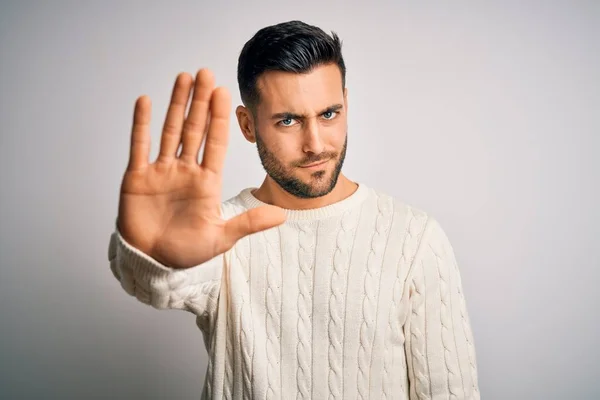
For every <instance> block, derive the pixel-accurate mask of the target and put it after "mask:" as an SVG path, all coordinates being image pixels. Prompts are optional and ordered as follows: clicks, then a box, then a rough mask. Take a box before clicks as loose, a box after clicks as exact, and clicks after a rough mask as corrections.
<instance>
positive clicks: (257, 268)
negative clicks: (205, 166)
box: [108, 184, 480, 400]
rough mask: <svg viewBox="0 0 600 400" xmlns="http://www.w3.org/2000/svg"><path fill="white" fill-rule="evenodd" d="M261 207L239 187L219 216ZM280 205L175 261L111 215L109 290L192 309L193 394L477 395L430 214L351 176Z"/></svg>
mask: <svg viewBox="0 0 600 400" xmlns="http://www.w3.org/2000/svg"><path fill="white" fill-rule="evenodd" d="M262 205H264V203H261V202H260V201H259V200H258V199H257V198H256V197H254V196H253V189H252V188H248V189H244V190H243V191H241V192H240V193H239V194H238V195H237V196H235V197H233V198H231V199H229V200H227V201H226V202H224V203H223V208H222V210H223V218H224V219H230V218H232V217H234V216H235V215H238V214H240V213H242V212H244V211H246V210H248V209H250V208H254V207H259V206H262ZM285 212H286V214H287V221H286V222H285V223H284V224H283V225H282V226H281V227H278V228H274V229H270V230H267V231H265V232H259V233H257V234H254V235H253V236H250V237H248V238H244V239H242V240H240V241H239V242H238V243H236V245H235V246H234V247H233V248H232V249H230V250H229V251H228V252H226V253H225V254H224V255H220V256H217V257H215V258H214V259H212V260H209V261H207V262H205V263H203V264H201V265H198V266H194V267H192V268H188V269H184V270H175V269H172V268H169V267H166V266H165V265H162V264H160V263H158V262H157V261H156V260H154V259H152V258H151V257H150V256H148V255H147V254H144V253H143V252H141V251H139V250H138V249H136V248H135V247H133V246H132V245H131V244H129V243H127V242H126V241H125V240H124V238H123V237H122V236H121V235H120V233H119V232H118V230H117V229H116V224H115V231H114V232H113V233H112V235H111V237H110V242H109V249H108V259H109V261H110V269H111V271H112V274H113V275H114V277H115V278H116V279H117V280H118V281H119V282H120V285H121V287H122V289H124V290H125V292H126V293H128V294H129V295H131V296H133V297H134V298H135V299H137V300H138V301H140V302H142V303H145V304H148V305H151V306H153V307H155V308H157V309H179V310H184V311H188V312H191V313H193V314H195V315H196V323H197V325H198V327H199V328H200V330H202V332H203V334H204V344H205V346H206V347H207V351H208V353H209V359H208V367H207V370H206V374H205V382H204V387H203V390H202V393H201V396H202V398H203V399H221V398H225V399H235V400H241V399H251V398H260V399H290V398H296V399H311V398H319V399H321V398H328V399H330V400H333V399H342V398H344V397H351V398H359V399H366V398H368V397H369V393H371V394H373V393H378V392H379V388H381V396H378V397H382V398H384V399H386V400H391V399H407V398H408V399H410V400H417V399H419V400H433V399H457V400H458V399H461V400H462V399H469V400H479V399H480V393H479V387H478V379H477V361H476V353H475V343H474V340H473V332H472V331H471V326H470V322H469V314H468V311H467V306H466V300H465V295H464V290H463V287H462V282H461V277H460V272H459V268H458V263H457V260H456V258H455V254H454V251H453V249H452V246H451V245H450V242H449V240H448V237H447V236H446V235H445V232H444V231H443V230H442V228H441V226H440V225H439V223H438V222H437V220H436V219H434V218H433V217H431V216H429V215H428V214H427V213H425V212H424V211H422V210H419V209H417V208H414V207H411V206H409V205H407V204H405V203H402V202H400V201H395V200H393V199H392V198H391V197H389V196H387V195H384V194H382V193H379V192H377V191H376V190H373V189H370V188H368V187H366V186H365V185H362V184H361V185H359V186H358V189H357V190H356V191H355V192H354V193H352V194H351V195H350V196H349V197H347V198H345V199H343V200H341V201H339V202H337V203H334V204H330V205H328V206H324V207H321V208H317V209H308V210H285ZM317 232H318V234H317ZM398 246H399V247H398Z"/></svg>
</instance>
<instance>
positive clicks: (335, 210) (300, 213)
mask: <svg viewBox="0 0 600 400" xmlns="http://www.w3.org/2000/svg"><path fill="white" fill-rule="evenodd" d="M256 189H257V188H255V187H249V188H246V189H244V190H242V191H241V192H240V198H241V199H242V201H243V202H244V204H245V205H246V207H248V208H249V209H250V208H256V207H260V206H265V205H267V204H266V203H264V202H262V201H260V200H259V199H257V198H256V197H255V196H254V195H253V194H252V192H253V191H254V190H256ZM368 194H369V188H368V187H367V186H365V185H364V184H362V183H358V188H357V189H356V190H355V191H354V193H352V194H351V195H350V196H348V197H346V198H345V199H343V200H340V201H338V202H336V203H332V204H329V205H327V206H323V207H319V208H311V209H306V210H289V209H283V210H284V211H285V214H286V216H287V220H288V221H307V220H319V219H324V218H329V217H333V216H336V215H340V214H342V213H343V212H344V211H347V210H350V209H352V208H355V207H358V206H359V205H360V204H361V203H362V202H363V201H364V200H365V199H366V198H367V197H368Z"/></svg>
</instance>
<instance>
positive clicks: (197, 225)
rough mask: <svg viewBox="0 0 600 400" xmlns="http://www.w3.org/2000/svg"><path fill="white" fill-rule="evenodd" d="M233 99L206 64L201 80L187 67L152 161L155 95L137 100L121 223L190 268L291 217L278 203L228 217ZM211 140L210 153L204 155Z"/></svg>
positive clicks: (155, 254) (137, 240)
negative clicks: (224, 195) (224, 208)
mask: <svg viewBox="0 0 600 400" xmlns="http://www.w3.org/2000/svg"><path fill="white" fill-rule="evenodd" d="M192 87H193V97H192V101H191V104H190V108H189V113H188V115H187V117H186V116H185V112H186V107H187V103H188V99H189V96H190V93H191V92H192ZM230 107H231V99H230V95H229V93H228V91H227V90H226V89H225V88H216V89H215V88H214V77H213V74H212V73H211V72H210V71H209V70H206V69H201V70H199V71H198V73H197V75H196V80H195V82H194V79H193V78H192V77H191V76H190V75H189V74H187V73H181V74H179V75H178V77H177V80H176V82H175V85H174V88H173V93H172V97H171V103H170V105H169V109H168V111H167V116H166V120H165V123H164V129H163V132H162V136H161V143H160V152H159V155H158V157H157V159H156V161H155V162H154V163H152V164H150V163H149V157H150V116H151V103H150V99H149V98H148V97H147V96H141V97H139V98H138V99H137V101H136V104H135V111H134V119H133V129H132V133H131V149H130V156H129V163H128V166H127V169H126V171H125V174H124V176H123V181H122V184H121V194H120V199H119V216H118V220H117V227H118V229H119V232H120V233H121V235H122V236H123V238H124V239H125V240H127V241H128V242H129V243H130V244H131V245H132V246H134V247H136V248H138V249H139V250H141V251H143V252H144V253H146V254H148V255H149V256H151V257H152V258H154V259H156V260H157V261H159V262H161V263H163V264H165V265H166V266H169V267H172V268H189V267H192V266H195V265H199V264H202V263H203V262H205V261H208V260H210V259H212V258H213V257H215V256H217V255H219V254H222V253H224V252H226V251H227V250H229V249H230V248H231V247H233V245H234V244H235V243H236V242H237V241H238V240H239V239H241V238H242V237H244V236H246V235H249V234H251V233H255V232H259V231H262V230H265V229H269V228H272V227H274V226H277V225H280V224H281V223H283V222H284V221H285V213H284V212H283V210H282V209H280V208H278V207H275V206H264V207H259V208H255V209H252V210H249V211H247V212H245V213H243V214H241V215H238V216H236V217H234V218H232V219H230V220H223V219H222V216H221V211H220V205H221V187H222V169H223V163H224V159H225V153H226V150H227V143H228V135H229V112H230ZM203 142H204V154H203V159H202V162H200V163H199V162H198V157H199V152H200V148H201V145H202V143H203ZM180 145H181V151H180V152H179V154H178V150H179V148H180Z"/></svg>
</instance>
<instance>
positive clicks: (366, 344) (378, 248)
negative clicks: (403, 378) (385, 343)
mask: <svg viewBox="0 0 600 400" xmlns="http://www.w3.org/2000/svg"><path fill="white" fill-rule="evenodd" d="M392 210H393V208H392V204H391V199H390V198H388V197H387V196H379V197H378V199H377V217H376V219H375V231H374V232H373V236H372V238H371V243H370V251H369V255H368V258H367V268H366V274H365V281H364V293H363V304H362V312H363V320H362V324H361V326H360V346H359V348H358V378H357V384H358V397H359V398H360V399H364V398H368V397H369V376H368V374H369V367H370V365H371V350H372V346H373V335H374V334H375V322H376V321H377V295H378V293H379V276H380V274H381V271H380V268H381V263H380V257H381V255H382V253H383V252H384V251H385V247H386V244H387V243H386V241H387V236H388V233H389V232H388V231H389V227H390V225H391V223H392V219H391V213H392Z"/></svg>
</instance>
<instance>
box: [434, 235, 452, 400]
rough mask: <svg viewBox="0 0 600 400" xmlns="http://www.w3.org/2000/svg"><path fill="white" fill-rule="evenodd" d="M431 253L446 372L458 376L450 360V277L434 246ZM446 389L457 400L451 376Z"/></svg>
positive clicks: (450, 396) (447, 380)
mask: <svg viewBox="0 0 600 400" xmlns="http://www.w3.org/2000/svg"><path fill="white" fill-rule="evenodd" d="M429 247H430V249H431V252H432V253H433V255H434V257H435V259H436V265H437V272H438V279H439V281H440V298H441V304H440V311H441V312H440V323H441V325H442V346H443V348H444V362H445V363H446V370H447V372H448V374H449V375H454V376H458V375H459V372H458V371H457V370H456V368H457V367H458V366H455V365H453V362H452V360H451V358H450V353H451V351H452V350H451V346H452V345H453V343H452V342H453V340H452V332H451V331H450V329H452V323H451V321H450V318H451V315H450V314H449V313H448V307H449V306H450V304H449V303H450V293H449V288H448V286H449V283H448V281H449V277H448V275H447V273H446V272H447V271H446V269H445V268H442V267H441V264H442V262H440V260H441V257H440V256H439V255H438V254H437V253H436V251H435V249H434V248H433V246H431V245H430V246H429ZM446 387H447V388H448V394H449V398H450V399H456V393H454V391H453V388H452V386H451V385H450V378H449V376H448V377H447V378H446Z"/></svg>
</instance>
